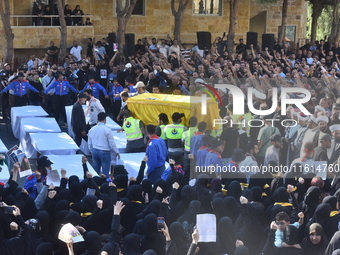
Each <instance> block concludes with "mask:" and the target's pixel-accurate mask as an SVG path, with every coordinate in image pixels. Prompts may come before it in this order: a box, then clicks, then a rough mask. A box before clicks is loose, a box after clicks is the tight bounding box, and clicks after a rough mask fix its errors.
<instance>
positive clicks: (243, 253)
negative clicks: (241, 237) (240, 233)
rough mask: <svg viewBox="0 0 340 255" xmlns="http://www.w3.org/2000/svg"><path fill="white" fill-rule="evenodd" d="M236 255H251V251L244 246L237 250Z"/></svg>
mask: <svg viewBox="0 0 340 255" xmlns="http://www.w3.org/2000/svg"><path fill="white" fill-rule="evenodd" d="M234 255H249V250H248V248H247V247H246V246H244V245H242V246H239V247H237V248H236V250H235V252H234Z"/></svg>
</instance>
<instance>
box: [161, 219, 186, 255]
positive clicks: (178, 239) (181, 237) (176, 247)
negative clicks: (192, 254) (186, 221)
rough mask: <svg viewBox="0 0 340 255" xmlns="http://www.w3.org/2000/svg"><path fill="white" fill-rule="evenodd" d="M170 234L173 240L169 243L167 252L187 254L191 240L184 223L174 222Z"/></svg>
mask: <svg viewBox="0 0 340 255" xmlns="http://www.w3.org/2000/svg"><path fill="white" fill-rule="evenodd" d="M169 234H170V238H171V240H170V242H169V243H168V244H167V251H166V252H167V254H169V255H172V254H174V255H175V254H177V255H186V254H187V252H188V250H189V247H190V241H189V240H188V239H187V236H186V235H185V233H184V230H183V227H182V224H181V223H179V222H174V223H172V224H171V225H170V228H169Z"/></svg>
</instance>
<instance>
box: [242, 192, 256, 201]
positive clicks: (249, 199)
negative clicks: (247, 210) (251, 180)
mask: <svg viewBox="0 0 340 255" xmlns="http://www.w3.org/2000/svg"><path fill="white" fill-rule="evenodd" d="M242 196H244V197H245V198H246V199H248V202H252V201H253V200H254V199H253V192H252V191H251V190H250V189H245V190H243V191H242Z"/></svg>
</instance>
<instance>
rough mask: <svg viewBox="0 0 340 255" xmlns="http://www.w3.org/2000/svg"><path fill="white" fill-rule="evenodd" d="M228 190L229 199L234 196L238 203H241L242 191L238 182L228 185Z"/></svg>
mask: <svg viewBox="0 0 340 255" xmlns="http://www.w3.org/2000/svg"><path fill="white" fill-rule="evenodd" d="M227 190H228V192H227V196H228V197H230V196H232V197H234V198H235V199H236V201H240V197H241V194H242V189H241V185H240V183H239V182H238V181H232V182H231V183H230V184H229V185H228V188H227Z"/></svg>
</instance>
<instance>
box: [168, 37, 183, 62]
mask: <svg viewBox="0 0 340 255" xmlns="http://www.w3.org/2000/svg"><path fill="white" fill-rule="evenodd" d="M172 52H176V54H177V57H178V58H179V56H180V53H181V52H180V48H179V45H178V41H177V39H174V40H173V44H172V46H171V47H170V48H169V53H172Z"/></svg>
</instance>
